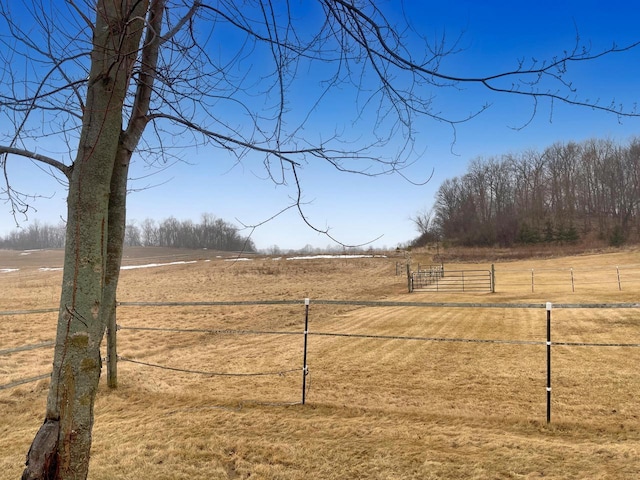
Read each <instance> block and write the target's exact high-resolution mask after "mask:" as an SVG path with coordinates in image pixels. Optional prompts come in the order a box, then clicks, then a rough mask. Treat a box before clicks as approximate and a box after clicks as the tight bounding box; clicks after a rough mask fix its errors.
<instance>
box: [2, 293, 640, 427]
mask: <svg viewBox="0 0 640 480" xmlns="http://www.w3.org/2000/svg"><path fill="white" fill-rule="evenodd" d="M311 303H313V304H317V305H349V306H363V307H416V308H494V309H543V308H544V309H545V310H546V312H547V339H546V341H543V340H539V341H537V340H504V339H474V338H448V337H426V336H404V335H376V334H359V333H341V332H321V331H318V332H311V331H309V325H308V322H309V305H310V304H311ZM117 305H118V307H125V308H126V307H167V308H170V307H184V306H192V307H220V306H251V305H264V306H273V305H304V306H305V322H304V323H305V325H304V330H303V331H290V330H284V331H279V330H241V329H203V328H166V327H142V326H135V325H134V326H128V325H117V326H116V329H115V331H114V332H108V335H107V338H108V342H114V346H115V335H116V332H117V331H118V330H130V331H157V332H173V333H207V334H216V335H281V336H291V335H295V336H297V335H302V336H303V337H304V348H303V352H302V353H303V361H302V367H301V368H299V367H297V368H287V367H283V368H281V369H279V370H273V371H268V372H211V371H204V370H194V369H185V368H179V367H172V366H167V365H161V364H157V363H151V362H145V361H141V360H138V359H134V358H129V357H126V356H120V355H118V354H117V353H116V354H115V356H114V357H112V356H111V355H109V354H108V355H107V358H106V360H107V381H108V383H109V385H110V386H111V387H113V388H115V387H116V386H117V362H118V361H123V362H130V363H134V364H139V365H142V366H147V367H152V368H160V369H165V370H173V371H179V372H184V373H193V374H199V375H206V376H244V377H249V376H266V375H278V376H284V375H285V374H288V373H294V372H301V373H302V401H301V402H300V403H302V404H305V400H306V394H307V391H308V388H307V386H306V383H307V380H306V377H307V375H309V367H308V364H307V345H308V337H309V336H316V337H342V338H367V339H378V340H398V341H422V342H450V343H477V344H505V345H536V346H544V345H546V348H547V386H546V391H547V422H548V423H549V422H550V421H551V413H550V412H551V347H552V346H564V347H598V348H599V347H621V348H640V343H631V342H630V343H619V342H615V343H613V342H612V343H605V342H598V343H589V342H552V341H551V309H552V308H553V309H636V308H640V303H593V304H579V303H558V304H553V305H552V304H551V303H548V302H547V303H468V302H405V301H369V300H323V299H318V300H313V301H311V300H310V299H308V298H307V299H304V300H246V301H199V302H118V304H117ZM55 311H57V309H53V308H52V309H37V310H13V311H0V316H2V315H29V314H35V313H49V312H55ZM54 344H55V342H54V341H46V342H41V343H38V344H31V345H22V346H17V347H13V348H8V349H4V350H0V356H4V355H10V354H13V353H17V352H22V351H27V350H33V349H38V348H46V347H52V346H53V345H54ZM107 350H108V351H109V348H108V349H107ZM49 376H50V373H49V374H43V375H39V376H34V377H30V378H25V379H18V380H14V381H12V382H9V383H7V384H3V385H0V390H4V389H8V388H12V387H15V386H18V385H22V384H25V383H29V382H34V381H37V380H41V379H45V378H48V377H49ZM110 380H113V382H110Z"/></svg>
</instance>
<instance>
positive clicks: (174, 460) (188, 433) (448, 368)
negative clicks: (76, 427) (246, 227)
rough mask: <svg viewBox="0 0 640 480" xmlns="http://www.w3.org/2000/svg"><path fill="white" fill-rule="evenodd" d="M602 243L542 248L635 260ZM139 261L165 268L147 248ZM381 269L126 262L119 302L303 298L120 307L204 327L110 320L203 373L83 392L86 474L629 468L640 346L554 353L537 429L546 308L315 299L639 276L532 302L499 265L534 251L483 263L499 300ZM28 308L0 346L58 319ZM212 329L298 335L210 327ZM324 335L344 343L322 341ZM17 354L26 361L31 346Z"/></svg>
mask: <svg viewBox="0 0 640 480" xmlns="http://www.w3.org/2000/svg"><path fill="white" fill-rule="evenodd" d="M612 255H615V257H614V258H613V257H612V258H610V257H609V256H608V255H599V256H592V257H590V258H583V256H579V257H571V258H566V259H556V260H555V264H556V265H561V266H563V268H564V266H565V265H569V264H573V265H578V266H577V267H575V268H576V271H577V270H578V269H582V268H588V267H589V265H590V264H591V265H594V266H603V265H605V266H606V265H607V264H610V263H615V264H620V265H625V264H626V265H633V264H638V263H640V262H639V256H638V253H637V252H636V251H629V252H626V253H624V254H618V253H616V254H612ZM621 255H627V257H623V256H621ZM180 258H181V259H187V258H188V257H184V256H182V257H180ZM625 258H626V261H625ZM154 260H155V261H157V262H158V263H162V258H160V257H157V258H154ZM205 260H209V261H205ZM395 261H396V259H393V258H388V259H383V258H375V259H358V260H356V259H352V260H346V261H345V260H336V259H326V260H313V261H274V260H271V259H256V260H253V261H252V262H235V263H230V262H227V261H225V260H223V259H215V258H207V259H204V260H200V261H198V262H197V263H195V264H182V265H174V266H166V267H158V268H148V269H138V270H126V271H123V277H122V283H121V292H120V294H119V298H120V300H121V301H154V300H155V301H174V302H179V301H182V300H187V301H228V300H247V299H267V300H269V299H286V300H292V299H293V300H297V299H300V300H301V303H300V305H284V306H239V307H231V306H224V307H207V308H203V307H133V306H132V307H121V308H120V309H119V310H118V319H119V320H118V322H119V323H120V324H121V325H122V326H123V327H126V326H130V327H132V326H138V327H150V328H165V329H175V330H188V329H200V330H207V331H205V332H202V331H201V332H193V333H192V332H179V331H170V332H167V331H157V330H126V329H123V330H121V331H119V337H118V338H119V353H120V355H122V356H124V357H127V358H132V359H137V360H140V361H143V362H147V363H154V364H158V365H164V366H169V367H175V368H182V369H186V370H197V371H202V372H205V373H202V374H192V373H186V372H180V371H174V370H166V369H162V368H155V367H148V366H144V365H139V364H134V363H131V362H125V361H122V362H120V364H119V388H118V389H116V390H109V389H108V388H106V386H105V385H104V380H103V384H102V385H101V389H100V393H99V397H98V400H97V402H96V409H95V412H96V425H95V429H94V447H93V451H92V460H91V468H90V478H93V479H134V478H135V479H139V478H158V479H165V478H166V479H174V478H191V479H192V478H202V479H211V478H212V479H218V478H219V479H227V478H238V479H239V478H265V479H306V478H326V479H343V478H376V479H378V478H379V479H382V478H403V479H404V478H409V479H410V478H416V479H418V478H420V479H424V478H427V479H428V478H434V479H436V478H472V479H485V478H543V477H544V478H557V479H560V478H562V479H565V478H613V479H617V478H620V479H627V478H637V477H638V476H639V475H640V467H639V466H638V462H637V458H638V455H639V454H640V428H639V427H640V420H639V419H638V416H639V415H640V408H639V407H638V404H637V402H636V401H635V399H637V398H639V396H640V380H639V379H638V378H637V373H636V372H637V365H638V360H640V349H637V348H628V347H587V346H580V347H578V346H554V347H553V348H552V352H553V356H552V368H553V371H552V372H553V390H552V393H553V397H552V398H553V403H552V423H551V424H550V425H546V422H545V413H546V401H545V400H546V346H545V345H544V341H545V340H546V312H545V310H544V308H540V309H517V308H434V307H360V306H357V307H354V306H342V305H320V304H314V303H313V299H314V298H315V299H322V298H324V299H354V300H391V301H423V302H439V301H448V302H473V303H509V302H514V303H537V304H544V303H545V302H547V301H552V302H554V303H562V302H564V303H580V302H589V303H594V302H601V303H606V302H635V301H637V300H638V299H637V292H638V291H640V282H639V283H637V284H635V287H634V285H630V286H629V287H628V288H627V287H625V285H623V289H622V290H621V291H620V290H617V287H616V288H612V289H604V288H600V289H598V288H597V286H593V287H589V289H587V288H586V287H585V288H584V291H579V290H578V288H576V291H575V292H572V291H571V288H569V289H566V288H565V289H564V290H562V291H560V290H557V291H551V290H549V291H548V292H541V293H540V295H538V292H534V293H533V294H532V293H531V292H526V291H525V292H522V293H520V292H518V291H515V290H512V289H508V288H506V287H507V285H508V282H509V281H510V278H512V277H511V276H512V275H513V276H514V277H513V278H516V277H517V276H518V275H521V274H522V272H521V270H523V269H524V270H526V269H527V268H531V267H530V265H531V264H532V262H533V264H534V267H533V268H536V266H535V264H536V262H535V261H531V260H526V261H517V262H504V263H500V264H497V265H496V270H497V272H498V274H499V275H501V276H500V277H498V278H499V279H500V278H502V282H503V283H502V284H501V283H500V280H499V283H498V292H497V293H496V294H472V295H461V294H453V293H451V294H439V295H433V294H412V295H409V294H407V293H406V279H405V278H404V277H402V276H395V275H394V273H395ZM305 262H307V263H305ZM539 262H541V263H540V266H539V267H538V268H544V267H547V266H548V265H549V263H548V261H547V260H539ZM456 268H457V267H456ZM469 268H477V265H475V266H474V265H469ZM501 269H502V270H503V271H502V273H501ZM621 269H622V267H621ZM43 273H45V272H43ZM559 273H560V274H562V275H564V273H566V272H559ZM576 276H577V275H576ZM5 278H7V277H2V276H0V282H3V283H2V287H4V288H5V290H4V291H6V292H7V295H8V296H9V297H11V298H17V299H20V300H21V301H22V300H23V299H24V301H25V302H26V303H27V304H28V305H33V306H51V303H47V302H44V301H43V300H41V299H40V298H38V295H42V294H43V293H44V296H45V297H51V296H56V295H57V292H59V290H56V289H59V285H58V286H57V287H56V286H55V285H54V284H53V283H51V285H49V286H47V285H48V283H46V282H44V283H43V284H41V285H40V286H39V287H38V288H35V289H32V287H33V284H31V283H30V282H31V281H30V282H24V283H22V286H21V284H20V282H5V280H4V279H5ZM47 282H48V280H47ZM556 282H557V280H553V281H552V282H551V283H556ZM36 283H37V279H36ZM514 283H517V282H514ZM577 285H578V284H576V286H577ZM502 287H504V289H503V290H501V288H502ZM41 288H45V290H44V292H43V291H42V290H40V289H41ZM47 289H48V290H47ZM567 290H568V291H567ZM32 294H33V295H34V298H30V295H32ZM305 297H310V298H311V305H310V309H309V314H310V317H309V318H310V323H309V331H310V335H309V339H308V340H309V344H308V361H307V362H308V365H309V369H310V374H309V376H308V377H307V387H308V391H307V392H306V393H307V397H306V401H307V404H306V405H304V406H302V405H290V403H296V402H299V401H300V399H301V388H302V352H303V337H302V331H303V330H304V313H305V310H304V305H303V304H302V300H303V299H304V298H305ZM8 300H9V299H8V297H5V296H4V295H3V302H4V304H6V305H7V308H9V307H10V308H13V309H15V308H16V307H22V305H12V304H11V302H10V301H8ZM29 318H30V317H29V316H22V317H20V316H14V317H12V318H11V320H10V321H9V322H7V321H6V319H2V318H0V322H3V323H0V325H4V326H5V327H7V325H9V327H7V328H5V330H6V332H3V333H2V334H0V349H1V348H4V345H11V346H13V345H17V342H18V340H15V339H14V338H13V337H16V338H20V342H22V341H23V340H24V341H26V342H27V343H30V342H31V341H32V340H33V342H36V341H39V340H40V339H41V338H44V337H45V336H47V335H48V334H50V332H54V331H55V314H51V315H49V314H47V315H38V316H35V317H33V318H34V319H35V320H33V321H29ZM552 328H553V331H552V339H553V341H558V342H560V341H564V342H578V343H580V342H585V343H590V342H602V343H605V342H610V343H630V342H636V343H638V342H639V341H640V339H639V337H640V329H639V328H638V310H634V309H625V310H622V309H615V310H614V309H611V310H593V309H553V310H552ZM222 330H255V331H260V330H263V331H267V330H268V331H282V332H298V333H295V334H273V335H272V334H269V335H252V334H242V335H232V334H230V333H220V332H217V331H222ZM209 331H210V332H209ZM43 332H44V333H43ZM323 332H324V333H335V334H340V335H347V336H322V335H317V334H318V333H323ZM348 335H351V336H348ZM361 335H364V336H366V337H361ZM379 337H415V338H422V339H414V340H405V339H401V338H379ZM47 338H48V337H47ZM31 339H32V340H31ZM427 339H441V340H446V341H436V340H427ZM456 339H457V340H465V339H476V340H485V341H487V342H484V343H480V342H477V343H473V342H464V341H455V340H456ZM491 340H501V341H505V342H506V343H490V342H489V341H491ZM509 341H514V342H517V341H527V342H542V344H538V343H536V344H517V343H508V342H509ZM35 352H36V351H34V352H21V353H20V354H19V355H17V356H14V355H10V356H0V372H2V375H0V376H2V377H3V380H2V381H0V383H3V382H4V379H5V378H8V377H7V375H9V373H10V375H12V376H11V377H10V378H15V375H17V374H16V372H18V373H19V375H36V374H39V373H41V371H40V370H41V369H42V368H44V367H46V363H47V360H46V359H47V355H48V356H49V357H48V358H49V360H48V363H49V368H50V355H51V350H47V349H42V350H37V352H38V353H37V354H36V353H35ZM32 354H35V355H37V357H33V358H32V357H29V356H28V355H32ZM289 367H291V368H293V369H297V370H296V371H294V372H292V373H285V374H282V375H269V376H259V377H243V376H239V377H234V376H216V375H208V374H206V372H209V373H225V372H226V373H234V372H235V373H255V372H271V371H274V370H279V369H281V368H289ZM45 370H46V368H45ZM47 385H48V381H46V380H40V381H37V382H33V383H31V384H25V385H21V386H18V387H14V388H12V389H8V390H4V391H0V419H2V421H1V422H0V452H2V453H0V479H5V478H7V479H9V478H17V477H18V476H19V475H20V472H21V470H22V464H23V462H24V458H25V454H26V451H27V450H28V448H29V444H30V442H31V440H32V438H33V435H34V434H35V432H36V430H37V428H38V427H39V425H40V423H41V422H42V415H43V412H44V402H45V399H46V389H47Z"/></svg>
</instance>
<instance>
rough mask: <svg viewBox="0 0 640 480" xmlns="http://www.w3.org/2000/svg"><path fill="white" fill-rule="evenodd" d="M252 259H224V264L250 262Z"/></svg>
mask: <svg viewBox="0 0 640 480" xmlns="http://www.w3.org/2000/svg"><path fill="white" fill-rule="evenodd" d="M252 260H253V258H225V260H224V261H225V262H251V261H252Z"/></svg>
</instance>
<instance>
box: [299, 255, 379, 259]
mask: <svg viewBox="0 0 640 480" xmlns="http://www.w3.org/2000/svg"><path fill="white" fill-rule="evenodd" d="M325 258H339V259H349V258H387V256H386V255H308V256H303V257H288V258H287V260H317V259H325Z"/></svg>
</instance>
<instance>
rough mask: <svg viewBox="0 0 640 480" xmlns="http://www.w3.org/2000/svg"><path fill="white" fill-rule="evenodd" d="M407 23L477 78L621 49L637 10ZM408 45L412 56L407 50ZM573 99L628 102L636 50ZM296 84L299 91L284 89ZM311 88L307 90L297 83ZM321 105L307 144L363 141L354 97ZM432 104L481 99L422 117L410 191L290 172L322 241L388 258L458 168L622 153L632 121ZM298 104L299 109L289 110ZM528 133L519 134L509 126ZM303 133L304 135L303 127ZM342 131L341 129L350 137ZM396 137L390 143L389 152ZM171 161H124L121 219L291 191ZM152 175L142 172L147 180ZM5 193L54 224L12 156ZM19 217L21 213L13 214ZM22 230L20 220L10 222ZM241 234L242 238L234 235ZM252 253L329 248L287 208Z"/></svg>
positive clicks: (448, 98) (225, 167) (273, 208)
mask: <svg viewBox="0 0 640 480" xmlns="http://www.w3.org/2000/svg"><path fill="white" fill-rule="evenodd" d="M381 5H382V7H383V9H385V11H386V12H388V13H389V17H390V18H394V19H398V20H399V19H400V18H401V15H400V13H401V12H400V10H399V2H395V1H390V2H383V3H382V4H381ZM405 10H406V11H407V13H408V17H409V18H410V19H411V21H412V23H413V27H414V28H415V29H416V30H417V31H419V32H420V33H421V34H423V35H424V36H425V37H426V38H427V39H429V40H431V41H433V40H434V39H436V38H442V37H443V35H444V36H445V37H446V38H447V39H448V40H449V41H453V40H454V39H456V38H458V37H459V36H460V35H461V34H462V36H461V38H460V41H459V46H460V47H461V49H462V51H461V52H460V53H459V54H457V55H454V56H450V57H447V58H446V59H445V60H444V62H443V64H442V67H441V68H442V71H448V72H451V73H453V74H459V75H474V76H475V75H485V74H492V73H497V72H500V71H504V70H512V69H515V68H516V67H517V65H518V61H519V60H520V59H524V60H525V61H529V60H530V59H531V58H536V59H539V60H542V59H545V58H546V59H549V58H552V57H553V56H555V55H561V54H562V52H563V51H564V50H570V49H571V48H573V46H574V43H575V40H576V34H577V33H579V35H580V37H581V39H582V41H583V43H590V44H591V47H592V50H593V51H598V50H601V49H606V48H608V47H610V46H611V45H612V44H613V43H614V42H615V43H617V44H618V45H624V44H626V43H631V42H634V41H637V40H639V39H640V33H638V28H637V25H639V24H640V5H637V4H636V2H631V1H626V2H621V1H609V2H606V3H603V2H596V1H579V2H577V1H576V2H574V1H567V2H557V1H556V2H547V1H542V2H536V3H535V4H532V3H531V2H498V1H491V2H477V1H458V2H421V1H420V2H418V1H407V2H405ZM411 46H412V48H415V49H419V48H421V47H420V44H419V43H418V42H417V41H414V42H412V43H411ZM567 78H569V79H571V80H572V81H573V83H574V85H575V87H576V88H577V89H578V93H579V95H580V96H581V97H582V98H589V99H592V100H593V99H600V103H603V104H607V103H609V102H610V101H612V100H615V101H616V102H617V103H622V104H624V105H625V107H626V108H628V109H631V108H632V107H633V105H634V104H636V103H637V102H638V100H639V99H640V89H639V88H638V86H639V82H640V80H639V79H640V48H636V49H635V50H634V51H631V52H627V53H623V54H616V55H613V56H609V57H606V58H603V59H600V60H597V61H594V62H589V63H584V64H579V65H573V66H572V67H571V70H570V71H569V73H568V77H567ZM296 88H299V87H296ZM309 88H311V87H309ZM336 93H338V94H337V95H335V96H333V97H329V101H328V103H327V104H325V105H324V106H323V108H322V109H321V110H319V111H317V112H316V114H315V115H314V117H313V120H312V122H310V124H309V126H308V128H309V130H310V135H319V134H321V133H323V132H324V133H323V134H324V135H329V134H331V132H333V131H335V130H336V129H338V130H340V131H346V132H347V133H349V134H350V135H351V136H352V137H354V138H359V139H361V140H362V141H367V139H368V136H369V135H370V130H369V127H370V125H368V124H367V122H366V121H365V122H364V123H359V124H355V126H354V124H353V122H352V117H353V116H354V113H355V111H356V110H355V107H354V105H355V94H356V92H355V91H349V90H344V91H340V92H336ZM425 93H426V94H427V95H430V94H433V95H435V99H434V108H435V109H436V110H437V111H441V112H443V114H446V115H448V116H450V117H453V118H455V117H457V116H464V115H466V114H468V113H469V112H472V111H475V110H477V109H478V108H479V107H480V106H482V105H483V104H485V103H490V104H491V107H490V108H489V109H488V110H487V111H486V112H484V113H483V114H482V115H481V116H479V117H477V118H475V119H472V120H470V121H469V122H467V123H463V124H460V125H458V127H457V131H456V137H455V143H452V142H454V137H453V132H452V130H451V127H450V126H448V125H446V124H442V123H437V122H433V121H429V120H427V119H423V120H420V121H418V122H417V123H416V130H417V145H416V149H417V151H418V152H420V155H418V156H417V157H416V158H415V163H414V164H413V165H411V166H410V167H408V168H407V169H406V170H405V171H404V172H403V173H404V175H405V176H407V177H408V178H410V179H412V180H415V181H422V180H424V179H426V178H428V177H429V176H430V175H431V172H432V170H433V177H432V179H431V181H430V182H429V183H427V184H426V185H422V186H416V185H412V184H411V183H409V182H407V181H406V180H405V179H403V178H402V177H401V176H398V175H384V176H380V177H363V176H358V175H349V174H345V173H341V172H337V171H335V170H333V169H332V168H331V167H330V166H328V165H326V164H318V163H309V164H307V165H304V166H303V168H302V169H301V170H300V172H299V174H300V178H301V182H302V185H303V201H304V202H305V212H306V214H307V216H308V218H309V220H311V221H312V222H314V224H315V225H316V226H318V227H320V228H330V233H331V235H332V236H333V237H335V238H337V239H339V240H340V241H342V242H344V243H347V244H362V243H366V242H369V241H373V243H372V246H374V247H383V246H386V247H390V248H393V247H395V246H396V245H398V244H399V243H405V242H407V241H409V240H411V239H412V238H414V237H415V236H416V235H417V232H416V230H415V227H414V225H413V223H412V222H411V220H410V217H412V216H413V215H415V214H416V213H417V212H418V211H420V210H424V209H425V208H427V209H428V208H430V206H431V205H432V203H433V199H434V194H435V192H436V190H437V189H438V187H439V185H440V184H441V182H442V181H443V180H445V179H446V178H450V177H453V176H456V175H461V174H463V173H464V172H465V170H466V167H467V164H468V162H469V161H470V160H471V159H473V158H477V157H490V156H498V155H501V154H505V153H518V152H521V151H523V150H525V149H530V148H532V149H539V150H541V149H543V148H545V147H547V146H549V145H551V144H553V143H555V142H567V141H582V140H586V139H589V138H611V139H613V140H616V141H619V142H621V143H623V142H626V141H627V140H628V139H629V138H630V137H632V136H634V135H638V134H640V118H623V119H618V118H617V117H616V116H614V115H611V114H606V113H602V112H597V111H592V110H590V109H585V108H578V107H569V106H566V105H562V104H559V103H556V104H554V106H553V109H551V106H550V105H549V104H548V103H541V104H539V105H538V109H537V114H536V116H535V117H534V118H533V120H532V121H531V122H530V123H528V124H527V122H528V121H529V119H530V116H531V113H532V108H533V107H532V102H531V101H530V100H528V99H523V98H516V97H513V96H504V95H503V96H498V95H495V94H491V93H490V92H488V91H486V90H483V89H481V88H478V87H463V90H461V91H457V90H456V91H451V90H442V89H432V90H431V91H430V92H425ZM307 94H308V92H307V91H305V90H304V89H301V90H300V91H296V92H295V93H294V95H293V97H292V103H291V104H290V108H291V110H292V115H293V116H295V113H296V111H295V110H296V107H297V106H298V105H303V104H304V101H305V95H307ZM298 102H299V103H298ZM525 124H527V126H526V127H525V128H522V129H516V128H514V127H521V126H523V125H525ZM311 130H313V131H311ZM351 130H353V131H351ZM400 141H401V139H397V141H392V142H391V143H390V145H389V146H388V147H387V151H384V152H380V153H381V154H385V153H386V154H392V153H393V152H394V148H396V146H397V144H399V143H400ZM37 148H38V151H46V152H47V153H48V154H50V155H51V156H54V153H55V152H60V151H63V150H64V147H61V146H60V145H57V144H56V141H55V139H51V138H48V139H42V140H41V141H40V142H38V145H37ZM184 159H185V160H187V161H186V162H184V163H179V164H177V165H173V166H171V167H169V168H167V169H164V170H159V169H158V168H155V167H154V168H150V167H148V166H146V165H144V162H140V161H138V162H136V163H134V165H133V167H132V171H131V177H132V181H131V188H132V189H133V191H132V192H131V193H130V196H129V210H128V218H129V219H130V220H137V221H138V222H140V221H142V220H144V219H145V218H154V219H157V220H160V219H164V218H167V217H169V216H174V217H176V218H178V219H192V220H194V221H198V220H199V218H200V215H201V214H202V213H211V214H213V215H215V216H217V217H220V218H223V219H225V220H227V221H230V222H233V223H235V224H237V225H238V226H240V222H242V223H244V224H247V225H251V224H257V223H260V222H262V221H264V220H266V219H267V218H270V217H271V216H273V215H274V214H275V213H277V212H278V211H279V210H281V209H282V208H284V207H285V206H286V205H288V203H289V202H290V196H291V195H294V194H295V191H294V190H293V189H292V188H291V187H286V186H276V185H274V183H273V182H271V181H270V180H268V179H265V178H264V177H265V172H264V169H263V166H262V159H261V158H259V157H258V156H248V157H247V158H245V159H244V160H243V162H242V163H241V164H234V162H233V161H232V160H231V159H229V158H228V157H227V156H226V155H225V154H224V152H221V151H219V150H215V149H213V148H209V147H204V148H198V149H197V150H195V149H194V150H190V151H186V150H185V152H184ZM152 172H155V174H154V175H152V176H147V175H149V174H150V173H152ZM9 173H10V175H11V178H12V181H13V182H14V186H16V187H17V188H19V189H22V190H23V191H29V192H32V193H34V194H39V195H42V196H43V198H38V199H37V200H36V201H35V202H34V203H33V206H34V207H35V209H36V211H34V213H31V214H30V215H29V221H33V220H36V219H37V220H38V221H40V222H47V223H57V222H58V221H59V220H60V219H61V218H64V216H65V195H66V193H65V189H64V187H63V186H61V185H60V184H59V183H58V182H56V181H55V180H53V179H51V177H50V176H49V175H47V174H45V173H43V172H42V171H41V170H40V169H39V168H38V167H37V166H36V165H34V164H33V163H32V162H30V161H26V160H22V159H11V162H10V165H9ZM19 219H20V220H21V217H19ZM21 225H22V226H23V227H24V226H26V225H28V222H21ZM14 228H15V222H14V220H13V218H12V217H11V214H10V211H9V207H8V206H7V205H6V204H5V203H0V234H6V233H7V232H8V231H10V230H12V229H14ZM245 233H249V232H248V231H245ZM252 238H253V240H254V242H255V244H256V246H257V247H258V248H268V247H270V246H272V245H277V246H279V247H280V248H282V249H290V248H293V249H297V248H301V247H304V246H305V245H307V244H309V245H312V246H314V247H325V246H327V245H332V242H331V240H329V239H328V238H327V237H326V236H323V235H320V234H318V233H316V232H314V231H312V230H311V229H309V227H307V226H306V225H305V224H304V222H303V221H302V220H301V219H300V217H299V215H298V214H297V213H296V212H295V211H288V212H286V213H284V214H282V215H280V216H279V217H277V218H276V219H274V220H271V221H270V222H268V223H266V224H265V225H263V226H261V227H259V228H258V229H256V230H255V231H254V232H253V237H252Z"/></svg>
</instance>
